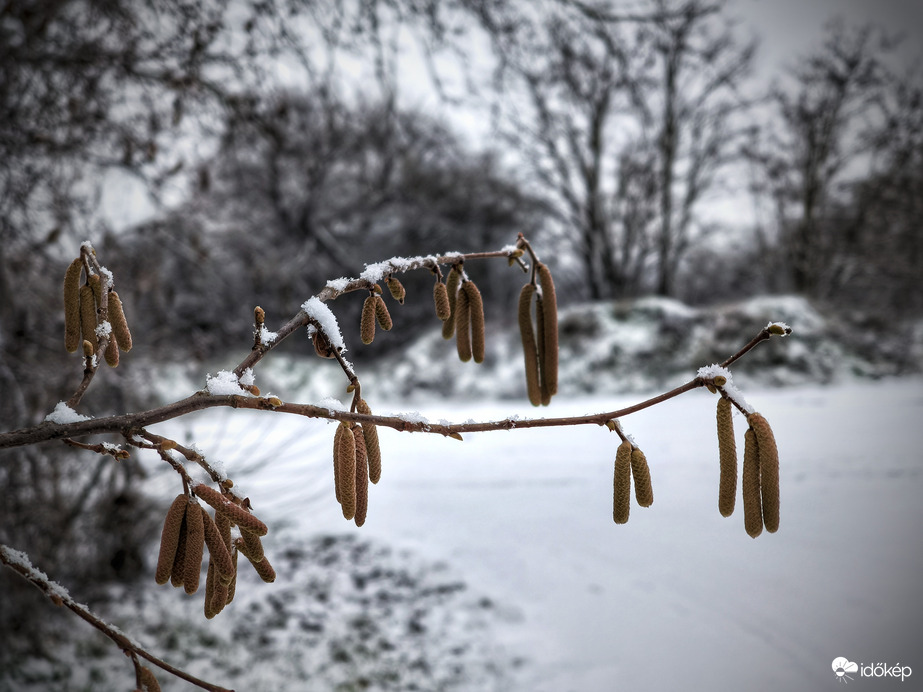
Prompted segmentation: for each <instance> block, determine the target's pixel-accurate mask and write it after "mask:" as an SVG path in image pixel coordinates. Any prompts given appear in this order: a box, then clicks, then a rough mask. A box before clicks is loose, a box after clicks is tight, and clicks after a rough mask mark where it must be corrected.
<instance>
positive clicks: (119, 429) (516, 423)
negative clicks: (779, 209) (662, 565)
mask: <svg viewBox="0 0 923 692" xmlns="http://www.w3.org/2000/svg"><path fill="white" fill-rule="evenodd" d="M772 335H773V334H772V332H771V331H770V329H769V327H766V328H764V329H763V330H762V331H760V333H759V334H757V336H756V337H754V338H753V339H751V340H750V342H749V343H747V345H746V346H744V347H743V348H742V349H740V350H739V351H738V352H737V353H735V354H734V355H733V356H731V357H730V358H728V359H727V360H726V361H724V362H725V363H733V362H736V361H737V360H739V359H740V358H741V357H743V356H744V355H745V354H746V353H748V352H749V351H751V350H752V349H753V348H754V347H755V346H756V345H758V344H760V343H762V342H763V341H766V340H767V339H769V338H770V337H771V336H772ZM722 367H725V366H722ZM709 384H710V385H712V386H715V384H714V382H713V381H712V380H710V379H709V378H703V377H696V378H694V379H692V380H690V381H688V382H686V383H685V384H682V385H680V386H679V387H675V388H674V389H671V390H669V391H667V392H664V393H663V394H659V395H657V396H655V397H652V398H650V399H647V400H645V401H642V402H639V403H637V404H634V405H632V406H628V407H625V408H622V409H618V410H615V411H607V412H603V413H597V414H592V415H586V416H571V417H560V418H533V419H513V418H506V419H504V420H500V421H492V422H485V423H459V424H436V423H423V422H420V421H409V420H405V419H403V418H400V417H398V416H377V415H365V414H361V413H352V412H347V411H337V410H333V409H329V408H325V407H322V406H315V405H313V404H296V403H286V402H281V403H280V402H279V400H278V399H275V400H273V398H267V397H254V396H243V395H233V394H224V395H219V396H214V395H209V394H206V393H204V392H197V393H195V394H193V395H192V396H190V397H187V398H185V399H181V400H179V401H176V402H174V403H172V404H167V405H166V406H160V407H157V408H153V409H150V410H148V411H140V412H137V413H128V414H123V415H118V416H108V417H105V418H91V419H89V420H83V421H77V422H74V423H65V424H58V423H49V422H45V423H42V424H40V425H37V426H35V427H32V428H25V429H22V430H14V431H12V432H8V433H2V434H0V449H4V448H10V447H20V446H23V445H29V444H35V443H37V442H45V441H47V440H57V439H62V438H65V437H79V436H83V435H96V434H101V433H113V432H114V433H119V434H123V435H130V433H131V432H133V431H137V430H139V429H142V428H146V427H147V426H149V425H154V424H155V423H162V422H164V421H167V420H171V419H173V418H179V417H180V416H184V415H187V414H189V413H192V412H194V411H201V410H203V409H207V408H214V407H218V406H227V407H231V408H245V409H255V410H262V411H277V412H281V413H291V414H295V415H300V416H305V417H307V418H325V419H328V420H337V421H349V422H356V423H372V424H374V425H378V426H385V427H389V428H393V429H394V430H399V431H403V432H426V433H435V434H440V435H447V436H449V435H453V434H461V433H466V432H487V431H491V430H512V429H528V428H548V427H562V426H569V425H605V424H606V421H609V420H612V419H614V418H623V417H625V416H629V415H631V414H632V413H637V412H638V411H643V410H644V409H647V408H650V407H652V406H656V405H657V404H661V403H663V402H665V401H668V400H670V399H672V398H674V397H677V396H679V395H681V394H684V393H686V392H688V391H691V390H693V389H697V388H698V387H704V386H706V385H709ZM123 431H124V432H123ZM203 468H206V467H203ZM206 470H207V471H208V470H209V469H208V468H206ZM210 473H211V471H210Z"/></svg>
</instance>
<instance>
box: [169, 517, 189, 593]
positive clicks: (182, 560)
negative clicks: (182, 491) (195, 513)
mask: <svg viewBox="0 0 923 692" xmlns="http://www.w3.org/2000/svg"><path fill="white" fill-rule="evenodd" d="M186 502H187V504H188V500H187V501H186ZM185 565H186V506H185V505H183V526H182V528H181V529H180V532H179V543H177V544H176V556H175V557H174V558H173V570H172V571H171V572H170V583H171V584H172V585H173V586H176V587H180V586H182V585H183V579H184V578H185V573H186V568H185Z"/></svg>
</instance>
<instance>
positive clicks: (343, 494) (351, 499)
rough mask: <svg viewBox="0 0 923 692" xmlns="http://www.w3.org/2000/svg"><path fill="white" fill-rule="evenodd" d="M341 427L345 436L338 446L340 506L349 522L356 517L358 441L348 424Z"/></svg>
mask: <svg viewBox="0 0 923 692" xmlns="http://www.w3.org/2000/svg"><path fill="white" fill-rule="evenodd" d="M340 425H342V426H343V435H342V437H341V438H340V444H339V445H338V446H337V465H338V467H339V470H338V475H339V480H340V506H341V507H342V508H343V516H344V517H345V518H346V520H347V521H348V520H350V519H352V518H353V517H355V516H356V440H355V438H354V436H353V431H352V430H350V428H349V425H348V424H347V423H341V424H340Z"/></svg>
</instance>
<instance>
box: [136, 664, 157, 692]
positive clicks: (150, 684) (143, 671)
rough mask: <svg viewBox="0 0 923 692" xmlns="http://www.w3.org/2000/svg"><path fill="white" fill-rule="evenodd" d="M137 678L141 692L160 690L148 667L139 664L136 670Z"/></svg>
mask: <svg viewBox="0 0 923 692" xmlns="http://www.w3.org/2000/svg"><path fill="white" fill-rule="evenodd" d="M138 680H139V682H140V683H141V692H160V683H158V682H157V678H155V677H154V674H153V673H152V672H151V669H150V668H147V667H146V666H141V668H140V669H139V670H138Z"/></svg>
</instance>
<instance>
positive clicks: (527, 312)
mask: <svg viewBox="0 0 923 692" xmlns="http://www.w3.org/2000/svg"><path fill="white" fill-rule="evenodd" d="M534 296H535V285H534V284H531V283H529V284H526V285H525V286H523V287H522V291H520V292H519V336H520V337H521V338H522V353H523V358H524V360H525V366H526V391H527V392H528V394H529V401H530V402H531V403H532V405H533V406H539V405H540V404H541V403H542V385H541V383H540V382H539V379H538V377H539V374H538V350H537V348H536V346H535V330H534V329H533V328H532V298H533V297H534Z"/></svg>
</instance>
